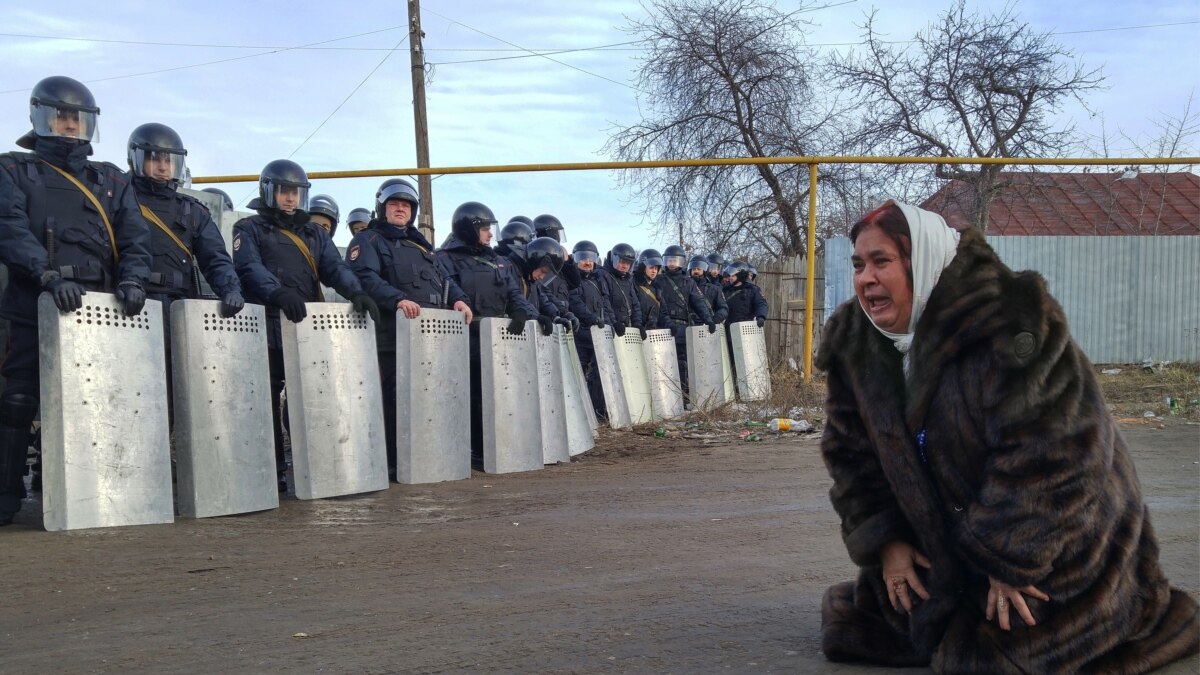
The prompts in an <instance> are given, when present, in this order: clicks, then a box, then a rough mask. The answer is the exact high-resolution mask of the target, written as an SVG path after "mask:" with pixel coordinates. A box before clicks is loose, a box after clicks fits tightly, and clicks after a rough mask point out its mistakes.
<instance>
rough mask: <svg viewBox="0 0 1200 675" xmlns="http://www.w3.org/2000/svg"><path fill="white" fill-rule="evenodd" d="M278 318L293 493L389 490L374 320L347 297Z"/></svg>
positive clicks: (327, 494)
mask: <svg viewBox="0 0 1200 675" xmlns="http://www.w3.org/2000/svg"><path fill="white" fill-rule="evenodd" d="M307 309H308V316H307V317H306V318H305V319H304V320H303V321H301V322H300V323H292V322H291V321H288V320H287V319H286V318H282V317H281V319H280V321H281V323H282V328H283V365H284V377H285V378H286V380H287V400H288V405H287V408H288V420H289V422H290V426H289V429H288V434H289V435H290V437H291V440H292V470H293V478H294V482H295V485H296V497H297V498H298V499H322V498H324V497H336V496H339V495H350V494H357V493H360V492H371V491H374V490H386V489H387V487H388V475H387V455H386V454H385V453H386V446H387V440H386V438H385V436H384V430H383V392H382V388H381V385H380V382H379V357H378V356H377V355H376V353H375V327H374V322H372V321H371V318H370V317H369V316H367V315H366V314H363V313H360V312H355V311H354V309H353V307H351V306H350V305H349V304H345V303H334V302H310V303H307Z"/></svg>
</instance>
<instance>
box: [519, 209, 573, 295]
mask: <svg viewBox="0 0 1200 675" xmlns="http://www.w3.org/2000/svg"><path fill="white" fill-rule="evenodd" d="M510 224H511V223H510ZM517 257H518V258H519V259H520V260H521V271H523V272H524V273H525V274H526V276H531V275H533V273H534V271H535V270H537V269H539V268H543V267H544V268H546V271H547V272H548V273H549V274H552V275H557V274H558V273H559V272H561V271H562V266H563V263H564V262H566V258H565V257H564V256H563V249H562V245H561V244H559V243H558V242H557V241H556V240H554V239H551V238H550V237H538V238H536V239H534V240H533V241H530V242H529V243H528V244H526V245H525V246H523V247H521V249H520V250H519V251H518V252H517ZM545 281H546V279H545V278H543V279H542V282H543V283H545Z"/></svg>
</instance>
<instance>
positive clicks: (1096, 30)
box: [807, 21, 1200, 47]
mask: <svg viewBox="0 0 1200 675" xmlns="http://www.w3.org/2000/svg"><path fill="white" fill-rule="evenodd" d="M1198 23H1200V21H1177V22H1175V23H1152V24H1146V25H1144V26H1119V27H1116V28H1089V29H1087V30H1066V31H1054V32H1051V33H1050V35H1082V34H1084V33H1112V32H1115V31H1123V30H1141V29H1143V28H1167V27H1170V26H1192V25H1195V24H1198ZM879 42H880V43H881V44H886V45H904V44H910V43H912V42H916V40H880V41H879ZM861 44H862V42H861V41H859V42H814V43H810V44H808V45H807V46H808V47H857V46H859V45H861Z"/></svg>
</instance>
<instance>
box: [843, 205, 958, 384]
mask: <svg viewBox="0 0 1200 675" xmlns="http://www.w3.org/2000/svg"><path fill="white" fill-rule="evenodd" d="M887 203H892V204H895V205H896V206H899V207H900V211H901V212H902V213H903V214H904V219H905V220H907V221H908V231H909V239H910V240H911V241H912V277H913V298H912V314H911V315H910V316H909V319H908V332H906V333H889V332H887V331H886V330H884V329H882V328H880V327H879V325H878V324H876V323H875V319H871V314H870V312H867V308H866V307H863V312H864V313H866V315H867V318H868V319H870V321H871V324H872V325H874V326H875V329H876V330H878V331H879V332H880V333H883V334H884V335H885V336H887V338H888V339H889V340H891V341H892V342H894V343H895V345H896V349H897V350H898V351H899V352H900V353H901V354H903V355H904V372H905V373H906V374H907V373H908V350H909V349H910V348H912V341H913V331H915V330H916V328H917V321H918V320H920V318H921V314H922V313H923V312H924V311H925V305H926V303H928V302H929V294H930V293H932V292H933V287H934V286H936V285H937V282H938V279H939V278H940V277H941V276H942V270H944V269H946V266H947V265H949V264H950V261H952V260H954V254H955V253H956V252H957V251H958V237H959V235H958V231H957V230H955V229H953V228H951V227H950V226H949V225H947V224H946V220H945V219H944V218H942V217H941V216H939V215H938V214H936V213H933V212H932V211H926V210H925V209H919V208H917V207H915V206H911V205H909V204H904V203H901V202H898V201H895V200H889V202H886V203H885V204H884V206H886V205H887ZM860 302H861V301H860Z"/></svg>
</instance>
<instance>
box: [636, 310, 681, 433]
mask: <svg viewBox="0 0 1200 675" xmlns="http://www.w3.org/2000/svg"><path fill="white" fill-rule="evenodd" d="M642 350H643V351H644V352H645V358H646V376H647V378H648V380H649V383H650V402H651V408H652V410H653V411H654V419H656V420H661V419H671V418H674V417H679V416H680V415H682V414H683V387H682V386H681V385H680V383H679V359H678V358H677V354H676V352H675V336H673V335H671V331H670V330H667V329H665V328H664V329H661V330H649V331H646V340H645V341H644V342H643V343H642Z"/></svg>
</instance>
